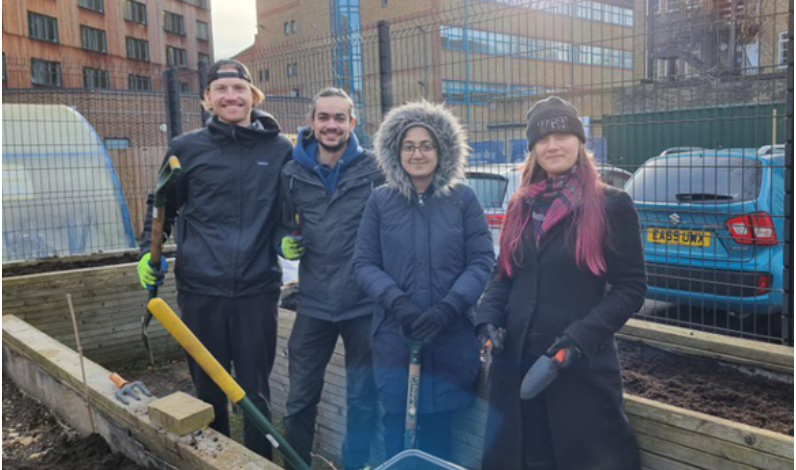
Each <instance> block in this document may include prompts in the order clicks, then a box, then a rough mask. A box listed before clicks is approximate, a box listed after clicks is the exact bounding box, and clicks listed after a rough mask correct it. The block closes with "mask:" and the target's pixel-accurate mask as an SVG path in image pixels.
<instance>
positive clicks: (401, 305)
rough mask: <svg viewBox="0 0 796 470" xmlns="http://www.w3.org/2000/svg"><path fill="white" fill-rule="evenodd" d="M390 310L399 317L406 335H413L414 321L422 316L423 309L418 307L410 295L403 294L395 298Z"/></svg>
mask: <svg viewBox="0 0 796 470" xmlns="http://www.w3.org/2000/svg"><path fill="white" fill-rule="evenodd" d="M390 311H391V312H392V314H393V315H395V318H396V319H398V323H399V324H400V325H401V330H402V331H403V334H404V336H406V337H407V338H408V337H410V336H411V335H412V323H414V321H415V320H417V319H418V318H420V316H421V315H422V314H423V311H422V310H420V309H419V308H417V306H416V305H415V304H414V303H413V302H412V301H411V300H410V299H409V297H407V296H405V295H402V296H400V297H398V298H397V299H395V302H393V303H392V308H390Z"/></svg>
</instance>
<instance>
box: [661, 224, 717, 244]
mask: <svg viewBox="0 0 796 470" xmlns="http://www.w3.org/2000/svg"><path fill="white" fill-rule="evenodd" d="M647 241H649V242H650V243H657V244H660V245H680V246H695V247H700V248H707V247H709V246H710V243H711V233H710V232H700V231H697V230H676V229H669V228H651V229H649V232H647Z"/></svg>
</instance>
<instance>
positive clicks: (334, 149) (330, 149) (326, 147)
mask: <svg viewBox="0 0 796 470" xmlns="http://www.w3.org/2000/svg"><path fill="white" fill-rule="evenodd" d="M348 140H349V139H346V140H341V141H340V143H338V144H337V145H326V144H324V143H323V141H322V140H320V139H319V140H318V145H320V146H321V147H323V149H324V150H326V151H327V152H329V153H336V152H339V151H340V150H342V149H343V148H344V147H345V146H346V145H348Z"/></svg>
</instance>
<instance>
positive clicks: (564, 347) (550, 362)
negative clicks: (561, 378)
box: [520, 335, 583, 400]
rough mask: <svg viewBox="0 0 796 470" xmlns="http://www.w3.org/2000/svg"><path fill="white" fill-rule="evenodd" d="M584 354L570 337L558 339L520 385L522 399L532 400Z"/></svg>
mask: <svg viewBox="0 0 796 470" xmlns="http://www.w3.org/2000/svg"><path fill="white" fill-rule="evenodd" d="M582 355H583V353H582V352H581V351H580V349H579V348H578V346H577V345H576V344H575V343H574V342H573V341H572V339H571V338H570V337H569V336H566V335H564V336H562V337H560V338H558V339H557V340H556V341H555V343H553V345H552V346H550V349H548V350H547V353H546V354H545V355H544V356H542V357H540V358H539V359H537V360H536V362H535V363H534V364H533V366H531V368H530V369H529V370H528V373H527V374H525V377H524V378H523V379H522V384H521V385H520V398H521V399H523V400H531V399H533V398H534V397H536V396H537V395H539V394H540V393H542V391H543V390H544V389H545V388H547V386H548V385H550V384H551V383H552V382H553V380H555V379H556V377H558V372H559V371H560V370H562V369H566V368H567V367H569V366H571V365H572V364H573V363H574V362H575V361H577V360H578V359H580V357H581V356H582Z"/></svg>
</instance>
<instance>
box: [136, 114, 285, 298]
mask: <svg viewBox="0 0 796 470" xmlns="http://www.w3.org/2000/svg"><path fill="white" fill-rule="evenodd" d="M252 119H255V120H257V121H258V122H259V123H260V124H261V126H262V129H253V128H244V127H240V126H234V125H230V124H226V123H224V122H221V121H220V120H219V119H218V118H217V117H213V118H212V119H211V120H210V121H209V122H208V125H207V127H205V128H202V129H199V130H196V131H193V132H189V133H187V134H183V135H181V136H179V137H177V138H176V139H174V141H172V143H171V146H170V147H169V151H168V153H166V158H168V157H169V156H171V155H176V156H177V157H178V158H179V159H180V164H181V166H182V175H181V176H180V178H179V179H178V180H177V182H176V184H175V185H174V186H172V188H171V191H170V193H169V194H168V196H167V199H166V223H165V224H164V233H165V235H166V236H168V235H170V234H171V232H172V227H173V224H174V225H176V229H177V230H176V231H177V234H176V241H177V266H176V268H175V274H176V278H177V289H178V290H180V291H184V292H192V293H195V294H203V295H210V296H219V297H245V296H250V295H255V294H262V293H263V292H266V291H269V290H274V289H279V286H280V284H281V282H282V269H281V268H280V266H279V263H278V261H277V258H276V246H277V245H276V243H275V240H273V235H274V228H275V227H276V224H277V222H278V221H279V220H281V218H282V216H281V213H280V207H279V205H278V203H277V200H278V197H279V181H280V177H279V176H280V173H281V171H282V167H283V165H284V164H285V163H286V162H288V161H290V159H291V155H292V152H293V146H292V145H291V143H290V141H289V140H288V139H287V138H286V137H284V136H283V135H281V132H280V128H279V124H278V123H277V122H276V120H275V119H274V118H273V117H272V116H270V115H269V114H267V113H264V112H262V111H259V110H254V111H253V113H252ZM147 204H148V212H147V217H146V221H145V224H144V232H143V234H142V235H141V252H142V254H143V253H146V252H149V248H150V239H151V236H152V232H151V226H152V196H151V195H150V196H149V199H148V201H147Z"/></svg>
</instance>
